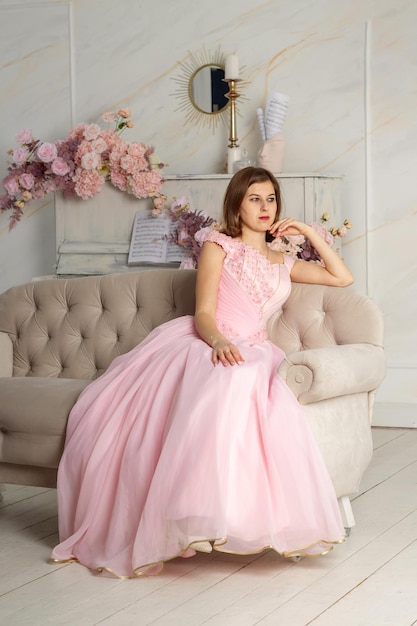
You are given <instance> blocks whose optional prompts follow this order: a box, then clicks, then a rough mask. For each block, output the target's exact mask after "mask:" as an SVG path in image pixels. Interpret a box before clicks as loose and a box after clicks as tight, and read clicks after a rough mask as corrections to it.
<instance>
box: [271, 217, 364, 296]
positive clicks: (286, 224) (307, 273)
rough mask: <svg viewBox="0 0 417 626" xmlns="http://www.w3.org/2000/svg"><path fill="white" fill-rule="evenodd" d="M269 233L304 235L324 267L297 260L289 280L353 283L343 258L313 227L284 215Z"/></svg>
mask: <svg viewBox="0 0 417 626" xmlns="http://www.w3.org/2000/svg"><path fill="white" fill-rule="evenodd" d="M270 231H271V233H272V234H273V235H275V236H276V237H281V236H285V235H304V237H306V238H307V239H309V240H310V243H311V245H312V246H313V247H314V248H315V249H316V250H317V252H318V253H319V255H320V257H321V259H322V260H323V263H324V267H323V266H321V265H319V264H318V263H309V262H306V261H297V262H296V263H294V265H293V268H292V270H291V280H293V281H294V282H297V283H313V284H318V285H332V286H334V287H347V285H351V284H352V283H353V276H352V274H351V273H350V271H349V269H348V268H347V267H346V265H345V263H344V261H343V259H341V258H340V256H339V255H338V254H337V252H335V251H334V250H333V249H332V248H331V247H330V246H329V244H327V243H326V242H325V241H324V239H323V238H322V237H321V236H320V235H319V234H318V233H316V231H315V230H314V228H312V227H311V226H307V224H304V223H303V222H298V221H297V220H294V219H293V218H291V217H285V218H284V219H282V220H279V221H278V222H275V224H273V225H272V226H271V229H270Z"/></svg>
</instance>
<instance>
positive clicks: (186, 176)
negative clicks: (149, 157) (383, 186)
mask: <svg viewBox="0 0 417 626" xmlns="http://www.w3.org/2000/svg"><path fill="white" fill-rule="evenodd" d="M232 176H233V174H166V175H164V179H165V180H181V179H185V180H187V179H195V178H196V179H198V180H222V179H224V180H230V179H231V178H232ZM274 176H275V178H336V179H342V178H343V176H342V175H340V174H319V173H316V172H310V173H298V174H296V173H291V172H279V173H278V174H274Z"/></svg>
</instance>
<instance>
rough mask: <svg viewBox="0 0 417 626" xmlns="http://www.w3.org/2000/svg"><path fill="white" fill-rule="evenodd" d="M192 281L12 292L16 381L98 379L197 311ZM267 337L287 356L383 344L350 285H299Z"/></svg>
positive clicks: (142, 277)
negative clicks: (162, 329)
mask: <svg viewBox="0 0 417 626" xmlns="http://www.w3.org/2000/svg"><path fill="white" fill-rule="evenodd" d="M195 277H196V271H195V270H177V269H155V270H147V271H138V272H127V273H125V274H109V275H106V276H91V277H85V278H72V279H52V280H45V281H38V282H32V283H28V284H25V285H20V286H17V287H12V288H11V289H9V290H8V291H6V292H4V293H3V294H1V295H0V333H1V332H3V333H5V334H7V335H8V336H9V337H10V339H11V343H12V345H13V370H12V372H13V376H41V377H44V376H47V377H64V378H81V379H85V380H91V379H94V378H96V377H97V376H99V375H100V374H101V373H102V372H103V371H104V370H105V369H106V368H107V367H108V365H109V364H110V362H111V361H112V360H113V359H114V358H115V357H116V356H118V355H119V354H122V353H124V352H127V351H129V350H131V349H132V348H133V347H134V346H136V345H137V344H138V343H140V341H142V340H143V339H144V338H145V337H146V335H147V334H148V333H149V332H150V331H151V330H152V329H153V328H155V327H156V326H158V325H159V324H162V323H163V322H166V321H168V320H171V319H173V318H175V317H179V316H181V315H192V314H193V313H194V308H195V295H194V292H195ZM268 332H269V336H270V338H271V340H272V341H274V342H275V343H277V344H278V345H279V346H280V347H281V348H282V349H283V350H284V352H286V353H287V354H291V353H293V352H298V351H299V350H304V349H310V348H317V347H327V346H330V345H336V344H339V345H340V344H350V343H371V344H374V345H379V346H382V345H383V323H382V315H381V313H380V311H379V309H378V307H377V306H376V305H375V304H374V303H373V302H372V300H370V299H369V298H366V297H364V296H362V295H360V294H358V293H356V292H355V291H354V290H352V289H350V288H347V289H339V288H336V287H323V286H319V285H301V284H294V285H293V289H292V293H291V296H290V298H289V299H288V300H287V302H286V303H285V305H284V307H283V309H282V311H278V312H277V313H276V315H274V316H273V317H272V318H271V320H270V322H269V325H268ZM0 347H1V342H0Z"/></svg>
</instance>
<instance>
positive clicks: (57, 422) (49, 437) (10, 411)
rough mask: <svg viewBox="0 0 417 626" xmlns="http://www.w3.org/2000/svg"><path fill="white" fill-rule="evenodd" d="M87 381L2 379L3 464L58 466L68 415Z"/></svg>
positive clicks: (0, 432)
mask: <svg viewBox="0 0 417 626" xmlns="http://www.w3.org/2000/svg"><path fill="white" fill-rule="evenodd" d="M88 383H89V381H87V380H77V379H68V378H36V377H26V376H24V377H16V378H0V399H1V400H0V462H4V463H18V464H19V463H21V464H23V465H35V466H40V467H51V468H55V467H57V466H58V463H59V459H60V457H61V454H62V450H63V447H64V440H65V429H66V425H67V419H68V415H69V413H70V411H71V409H72V407H73V405H74V404H75V401H76V400H77V398H78V396H79V395H80V393H81V391H82V390H83V389H84V387H86V386H87V385H88Z"/></svg>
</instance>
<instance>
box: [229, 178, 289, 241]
mask: <svg viewBox="0 0 417 626" xmlns="http://www.w3.org/2000/svg"><path fill="white" fill-rule="evenodd" d="M266 181H270V182H271V183H272V186H273V187H274V192H275V198H276V201H277V212H276V214H275V220H274V221H277V220H278V219H279V216H280V214H281V192H280V188H279V184H278V181H277V179H276V178H275V176H274V175H273V174H271V172H270V171H268V170H266V169H264V168H263V167H244V168H243V169H241V170H238V171H237V172H236V174H235V175H234V176H233V178H232V179H231V181H230V183H229V185H228V187H227V189H226V193H225V196H224V203H223V224H222V232H223V233H225V234H226V235H230V236H231V237H239V236H240V235H241V234H242V226H241V223H240V215H239V210H240V207H241V204H242V202H243V198H244V197H245V194H246V192H247V190H248V189H249V187H250V186H251V185H253V184H254V183H264V182H266Z"/></svg>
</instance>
